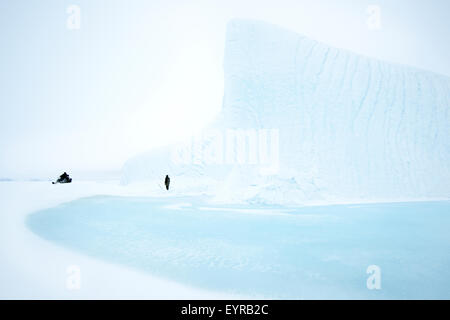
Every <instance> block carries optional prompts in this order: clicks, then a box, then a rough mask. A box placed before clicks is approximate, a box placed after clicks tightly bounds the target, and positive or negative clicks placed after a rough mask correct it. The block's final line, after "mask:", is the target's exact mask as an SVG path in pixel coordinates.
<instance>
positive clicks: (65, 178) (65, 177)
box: [52, 172, 72, 184]
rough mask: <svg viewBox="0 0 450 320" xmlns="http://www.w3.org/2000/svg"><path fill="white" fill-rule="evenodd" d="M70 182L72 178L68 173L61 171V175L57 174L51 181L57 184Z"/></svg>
mask: <svg viewBox="0 0 450 320" xmlns="http://www.w3.org/2000/svg"><path fill="white" fill-rule="evenodd" d="M71 182H72V178H71V177H69V175H68V174H67V173H65V172H64V173H63V174H62V175H60V176H59V178H58V180H56V181H54V182H52V184H57V183H71Z"/></svg>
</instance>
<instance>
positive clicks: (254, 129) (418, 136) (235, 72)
mask: <svg viewBox="0 0 450 320" xmlns="http://www.w3.org/2000/svg"><path fill="white" fill-rule="evenodd" d="M224 68H225V94H224V101H223V109H222V112H221V114H220V115H219V117H218V119H217V120H216V121H215V122H214V123H213V124H212V125H211V126H210V127H209V128H208V129H207V130H206V131H205V132H204V133H203V134H202V137H201V139H198V138H194V139H193V140H192V141H190V142H189V143H188V144H185V145H183V146H175V147H167V148H163V149H160V150H156V151H151V152H149V153H148V154H145V155H141V156H138V157H135V158H133V159H131V160H129V161H128V162H127V163H126V164H125V166H124V170H123V177H122V182H123V183H130V182H135V181H137V180H140V179H142V180H155V181H156V180H159V179H162V178H161V177H164V176H165V174H169V175H171V176H173V177H174V179H173V181H174V183H176V181H177V180H178V181H180V182H183V188H179V189H178V190H179V191H180V192H183V191H182V190H189V189H190V186H189V183H190V182H189V181H193V182H195V184H197V185H198V187H199V188H200V189H203V190H204V191H208V192H210V193H212V194H214V195H216V196H217V198H221V199H222V200H224V201H238V200H251V201H258V202H269V203H283V204H286V203H305V202H307V201H323V202H329V201H333V200H344V201H359V200H367V201H370V200H373V201H379V200H399V199H401V200H408V199H419V198H420V199H427V198H428V199H429V198H444V199H448V197H449V195H450V161H449V159H450V139H449V134H450V126H449V123H450V116H449V109H450V79H449V78H448V77H444V76H441V75H437V74H433V73H430V72H426V71H421V70H417V69H414V68H410V67H406V66H401V65H394V64H389V63H385V62H382V61H378V60H374V59H370V58H366V57H363V56H360V55H357V54H353V53H350V52H347V51H345V50H340V49H335V48H331V47H329V46H326V45H324V44H321V43H319V42H316V41H313V40H310V39H308V38H306V37H303V36H301V35H299V34H296V33H294V32H290V31H286V30H284V29H281V28H278V27H276V26H273V25H270V24H266V23H263V22H255V21H244V20H233V21H231V22H230V23H229V25H228V30H227V39H226V46H225V61H224ZM211 132H214V133H213V134H211ZM230 132H231V134H230ZM217 136H219V138H217ZM229 137H231V138H230V139H231V140H230V139H229ZM199 141H200V142H199ZM218 141H219V142H218ZM211 146H212V147H211ZM180 150H188V152H187V153H186V152H184V153H183V152H181V153H182V154H184V157H185V158H184V159H185V160H184V161H179V159H178V160H176V159H177V157H176V156H175V158H174V156H173V155H174V154H175V155H176V154H179V153H180ZM236 150H238V151H236ZM267 150H269V152H267ZM217 153H218V155H217ZM186 154H187V155H188V156H187V157H186ZM211 154H213V158H214V157H215V158H214V159H216V160H215V161H213V162H212V163H211V161H209V160H210V158H211ZM230 154H231V155H230ZM264 154H269V159H270V161H269V165H267V163H263V161H261V158H262V157H263V155H264ZM174 159H175V160H174ZM208 159H209V160H208ZM217 159H219V161H217ZM267 168H269V170H266V169H267ZM184 182H185V183H184ZM180 187H181V186H180Z"/></svg>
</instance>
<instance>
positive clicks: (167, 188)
mask: <svg viewBox="0 0 450 320" xmlns="http://www.w3.org/2000/svg"><path fill="white" fill-rule="evenodd" d="M164 184H165V185H166V190H169V185H170V178H169V175H166V179H164Z"/></svg>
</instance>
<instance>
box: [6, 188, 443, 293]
mask: <svg viewBox="0 0 450 320" xmlns="http://www.w3.org/2000/svg"><path fill="white" fill-rule="evenodd" d="M148 190H149V189H146V188H143V186H142V185H135V186H133V185H130V186H121V185H119V184H118V182H117V181H111V182H108V183H106V182H102V183H100V182H98V183H96V182H87V181H86V182H75V183H72V184H70V185H51V184H50V183H49V182H1V183H0V195H1V198H0V212H1V216H0V221H1V227H0V235H1V246H0V261H1V264H0V284H1V286H0V298H3V299H12V298H31V299H42V298H51V299H53V298H55V299H72V298H87V299H90V298H106V299H109V298H125V299H127V298H138V299H139V298H152V299H220V298H222V299H227V298H238V299H239V298H288V299H292V298H294V299H298V298H318V299H328V298H336V299H348V298H353V299H361V298H363V299H380V298H384V299H393V298H394V299H416V298H425V299H428V298H435V299H448V298H449V297H450V290H448V288H449V287H450V277H449V276H448V270H449V269H450V255H449V251H448V248H449V244H450V237H449V234H448V232H447V231H448V230H449V229H450V216H449V212H450V203H449V201H439V202H408V203H385V204H383V203H378V204H376V203H374V204H347V205H342V204H341V205H327V206H309V207H286V206H276V205H275V206H274V205H254V204H246V205H243V204H239V205H238V204H235V205H223V204H222V205H220V204H217V203H216V202H215V201H214V198H211V197H208V196H201V195H196V196H195V195H189V196H181V195H180V193H177V192H176V191H174V192H166V191H164V192H163V191H162V190H160V191H157V190H156V191H155V190H153V191H148ZM371 265H376V266H378V267H379V268H380V270H381V289H380V290H369V289H368V288H367V286H366V282H367V278H368V277H369V275H368V274H367V273H366V271H367V268H368V267H369V266H371ZM73 266H75V267H76V268H79V271H80V272H81V273H80V276H81V277H80V280H81V282H80V288H79V289H78V290H73V289H72V290H71V289H70V287H68V286H67V281H70V277H71V275H72V274H71V273H70V272H73V269H72V270H70V268H71V267H73ZM68 268H69V269H68Z"/></svg>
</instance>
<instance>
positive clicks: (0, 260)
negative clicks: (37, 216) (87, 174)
mask: <svg viewBox="0 0 450 320" xmlns="http://www.w3.org/2000/svg"><path fill="white" fill-rule="evenodd" d="M94 195H136V196H138V195H140V196H143V195H145V193H143V192H139V191H137V190H136V189H132V188H124V187H120V186H118V183H117V182H110V183H96V182H75V183H72V184H70V185H52V184H51V183H50V182H0V299H85V298H86V299H93V298H96V299H132V298H135V299H219V298H222V299H226V298H236V296H232V295H229V294H222V293H218V292H214V291H206V290H200V289H196V288H193V287H189V286H185V285H181V284H178V283H176V282H174V281H170V280H165V279H161V278H159V277H154V276H152V275H150V274H148V273H144V272H141V271H138V270H136V269H131V268H128V267H126V266H121V265H116V264H111V263H108V262H105V261H102V260H99V259H96V258H93V257H88V256H86V255H84V254H80V253H76V252H74V251H70V250H67V249H66V248H63V247H61V246H59V245H58V244H57V243H54V242H49V241H46V240H44V239H43V238H42V237H40V236H38V235H36V234H34V233H33V232H32V231H31V230H30V229H29V228H27V227H26V225H25V221H26V217H27V216H28V215H29V214H30V213H32V212H34V211H37V210H41V209H45V208H50V207H53V206H56V205H59V204H61V203H64V202H67V201H71V200H75V199H78V198H81V197H88V196H94ZM71 266H77V267H79V270H80V275H81V278H80V280H81V282H80V289H79V290H70V289H69V288H68V287H67V281H70V277H71V276H72V275H73V273H71V272H73V270H70V267H71ZM68 268H69V270H68ZM68 271H69V273H68Z"/></svg>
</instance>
